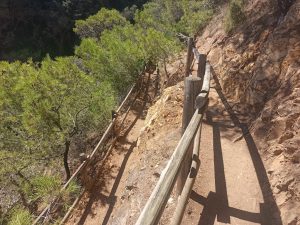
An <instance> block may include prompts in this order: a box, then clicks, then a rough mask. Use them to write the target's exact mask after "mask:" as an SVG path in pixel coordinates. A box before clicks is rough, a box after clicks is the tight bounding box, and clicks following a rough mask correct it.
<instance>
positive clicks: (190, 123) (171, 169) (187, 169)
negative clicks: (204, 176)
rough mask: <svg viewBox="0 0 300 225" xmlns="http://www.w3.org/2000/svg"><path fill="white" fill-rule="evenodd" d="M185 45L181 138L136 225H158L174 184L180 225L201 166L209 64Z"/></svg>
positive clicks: (176, 221) (190, 41)
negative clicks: (195, 64)
mask: <svg viewBox="0 0 300 225" xmlns="http://www.w3.org/2000/svg"><path fill="white" fill-rule="evenodd" d="M187 43H188V51H187V52H188V53H187V61H186V70H185V76H186V77H185V81H184V85H185V90H184V106H183V119H182V132H183V135H182V137H181V139H180V141H179V143H178V145H177V147H176V149H175V151H174V153H173V155H172V156H171V158H170V160H169V162H168V164H167V166H166V168H165V169H164V170H163V172H162V174H161V176H160V179H159V181H158V183H157V185H156V187H155V189H154V190H153V192H152V194H151V196H150V198H149V199H148V201H147V203H146V205H145V207H144V209H143V211H142V213H141V214H140V216H139V218H138V220H137V222H136V225H154V224H158V222H159V220H160V217H161V215H162V213H163V211H164V209H165V206H166V204H167V201H168V199H169V198H170V195H171V192H172V190H173V188H174V186H175V183H176V182H177V194H178V196H179V199H178V203H177V207H176V210H175V213H174V216H173V218H172V221H171V224H172V225H178V224H180V223H181V220H182V218H183V215H184V211H185V208H186V205H187V202H188V199H189V196H190V193H191V190H192V187H193V185H194V182H195V179H196V176H197V172H198V169H199V166H200V160H199V149H200V137H201V124H202V119H203V114H204V112H205V110H206V108H207V105H208V94H209V89H210V77H211V72H210V65H209V64H208V63H207V62H206V55H203V54H199V52H198V50H197V49H196V48H195V46H194V41H193V39H192V38H188V41H187ZM193 58H194V59H195V60H196V61H197V62H198V69H197V76H192V75H191V73H190V72H191V65H192V61H193Z"/></svg>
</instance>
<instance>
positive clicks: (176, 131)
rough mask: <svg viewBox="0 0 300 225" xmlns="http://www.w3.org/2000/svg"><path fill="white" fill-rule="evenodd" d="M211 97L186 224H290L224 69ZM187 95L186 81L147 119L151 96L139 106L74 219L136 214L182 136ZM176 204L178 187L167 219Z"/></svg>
mask: <svg viewBox="0 0 300 225" xmlns="http://www.w3.org/2000/svg"><path fill="white" fill-rule="evenodd" d="M150 92H151V91H150ZM144 96H147V94H145V93H144ZM150 98H151V97H150ZM209 99H210V102H209V107H208V110H207V113H206V114H205V117H204V120H203V125H202V133H201V146H200V148H201V149H200V161H201V165H200V170H199V173H198V176H197V179H196V183H195V185H194V187H193V191H192V194H191V197H190V200H189V203H188V205H187V208H186V211H185V216H184V218H183V221H182V224H183V225H214V224H215V225H217V224H233V225H252V224H261V225H282V223H281V220H280V216H279V211H278V208H277V205H276V203H275V201H274V198H273V195H272V191H271V189H270V184H269V181H268V177H267V174H266V170H265V168H264V165H263V162H262V160H261V158H260V156H259V153H258V150H257V148H256V146H255V142H254V141H253V139H252V137H251V135H250V133H249V131H248V128H247V126H246V124H245V123H244V121H239V119H243V115H240V114H239V112H237V111H233V110H232V109H231V107H230V104H229V103H228V102H227V100H226V98H225V96H224V95H223V93H222V90H221V88H220V85H219V83H218V80H217V78H216V77H215V79H214V80H212V87H211V92H210V97H209ZM182 100H183V85H182V83H179V84H178V85H175V86H173V87H169V88H167V89H166V90H165V91H164V94H163V95H162V96H161V100H160V102H159V101H158V102H156V103H155V104H154V105H153V106H152V107H151V109H150V111H151V113H150V115H149V117H150V118H151V119H149V118H148V115H147V118H146V120H145V116H146V115H145V114H146V111H145V108H146V107H145V105H147V103H146V102H143V101H142V100H140V101H138V103H137V104H135V105H134V106H133V107H132V109H131V110H130V111H129V114H128V116H127V119H126V125H125V127H126V128H127V129H126V131H124V132H123V135H122V137H121V138H119V139H118V141H117V143H116V145H115V147H114V148H113V150H112V152H111V154H110V155H109V157H108V159H107V160H106V161H105V162H104V166H103V167H102V168H100V169H99V174H98V175H97V176H95V177H94V179H95V184H94V185H93V186H92V187H91V188H90V189H89V190H87V191H86V193H85V194H84V195H83V196H82V199H81V201H80V202H79V204H78V205H77V206H76V208H75V210H74V212H73V213H72V215H71V216H70V218H69V219H68V221H67V223H66V224H70V225H71V224H80V225H83V224H86V225H90V224H91V225H94V224H97V225H98V224H103V225H105V224H113V225H123V224H134V223H135V222H136V220H137V217H138V216H139V214H140V212H141V210H142V208H143V207H144V205H145V203H146V201H147V200H148V198H149V196H150V194H151V192H152V191H153V187H154V186H155V185H156V183H157V180H158V178H159V176H160V174H161V172H162V170H163V169H164V167H165V165H166V163H167V161H168V160H169V158H170V156H171V154H172V152H173V151H174V149H175V147H176V145H177V143H178V141H179V138H180V127H181V114H182V112H181V110H182ZM148 104H150V103H148ZM148 113H149V112H148ZM153 118H154V119H153ZM147 119H148V120H147ZM175 207H176V197H175V195H174V193H173V194H172V196H171V198H170V201H169V202H168V204H167V206H166V210H165V212H164V214H163V216H162V219H161V221H160V223H159V224H168V223H169V222H170V219H171V218H172V214H173V212H174V209H175Z"/></svg>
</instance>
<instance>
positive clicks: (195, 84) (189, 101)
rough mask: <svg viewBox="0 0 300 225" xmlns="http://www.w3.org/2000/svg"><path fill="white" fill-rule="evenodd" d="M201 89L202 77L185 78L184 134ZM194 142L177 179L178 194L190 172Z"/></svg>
mask: <svg viewBox="0 0 300 225" xmlns="http://www.w3.org/2000/svg"><path fill="white" fill-rule="evenodd" d="M200 90H201V79H200V78H199V77H186V78H185V80H184V104H183V116H182V134H183V133H184V131H185V129H186V128H187V126H188V125H189V123H190V120H191V118H192V117H193V114H194V112H195V100H196V97H197V95H198V94H199V93H200ZM192 150H193V144H191V145H190V147H189V150H188V153H187V154H186V157H185V159H184V162H183V164H182V167H181V169H180V172H179V175H178V179H177V188H176V189H177V195H178V196H179V195H180V194H181V191H182V189H183V186H184V184H185V181H186V178H187V176H188V174H189V170H190V165H191V161H192Z"/></svg>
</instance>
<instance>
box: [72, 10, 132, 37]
mask: <svg viewBox="0 0 300 225" xmlns="http://www.w3.org/2000/svg"><path fill="white" fill-rule="evenodd" d="M126 23H127V22H126V19H125V18H124V17H123V16H122V15H121V14H120V13H119V12H118V11H117V10H114V9H113V10H109V9H106V8H102V9H101V10H100V11H99V12H98V13H97V14H95V15H93V16H90V17H88V18H87V19H86V20H77V21H76V23H75V28H74V32H75V33H76V34H78V35H79V37H80V38H82V39H83V38H88V37H92V38H99V37H100V35H101V33H102V32H103V31H104V30H107V29H112V28H113V27H114V26H115V25H125V24H126Z"/></svg>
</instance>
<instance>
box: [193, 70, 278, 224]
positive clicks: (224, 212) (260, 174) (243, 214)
mask: <svg viewBox="0 0 300 225" xmlns="http://www.w3.org/2000/svg"><path fill="white" fill-rule="evenodd" d="M212 75H213V79H214V81H215V85H216V86H215V89H216V92H217V93H218V95H219V97H220V99H221V101H222V103H223V105H224V106H225V108H226V110H227V112H228V113H229V116H230V118H231V120H232V122H233V123H234V125H235V126H236V127H239V128H240V129H241V130H242V133H243V137H244V139H245V141H246V144H247V147H248V150H249V153H250V157H251V159H252V163H253V166H254V169H255V172H256V175H257V179H258V182H259V186H260V189H261V191H262V195H263V200H264V203H262V204H260V212H259V213H252V212H247V211H244V210H240V209H236V208H232V207H229V205H228V196H227V189H226V180H225V174H224V163H223V156H222V147H221V142H220V126H219V125H218V123H217V122H213V121H212V115H210V113H209V111H207V114H206V117H207V122H208V124H210V125H212V127H213V149H214V167H215V185H216V193H214V192H210V193H209V194H208V197H207V198H205V197H203V196H201V195H199V194H197V193H196V192H194V191H193V192H192V194H191V196H190V197H191V199H192V200H194V201H196V202H198V203H199V204H201V205H204V208H203V211H202V214H201V217H200V220H199V223H198V225H213V224H214V221H215V218H216V217H217V221H219V222H224V223H230V216H232V217H236V218H239V219H242V220H245V221H249V222H255V223H259V224H261V225H282V220H281V216H280V211H279V208H278V206H277V204H276V201H275V199H274V197H273V194H272V190H271V187H270V182H269V179H268V176H267V172H266V169H265V167H264V164H263V161H262V159H261V157H260V155H259V152H258V149H257V147H256V144H255V142H254V140H253V137H252V136H251V133H250V131H249V129H248V126H247V124H245V123H241V122H240V120H239V119H238V117H237V116H236V115H235V113H234V111H233V110H232V108H231V106H230V105H229V103H228V101H227V99H226V97H225V96H224V94H223V93H222V89H221V85H220V83H219V80H218V78H217V76H216V74H215V72H214V71H212Z"/></svg>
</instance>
